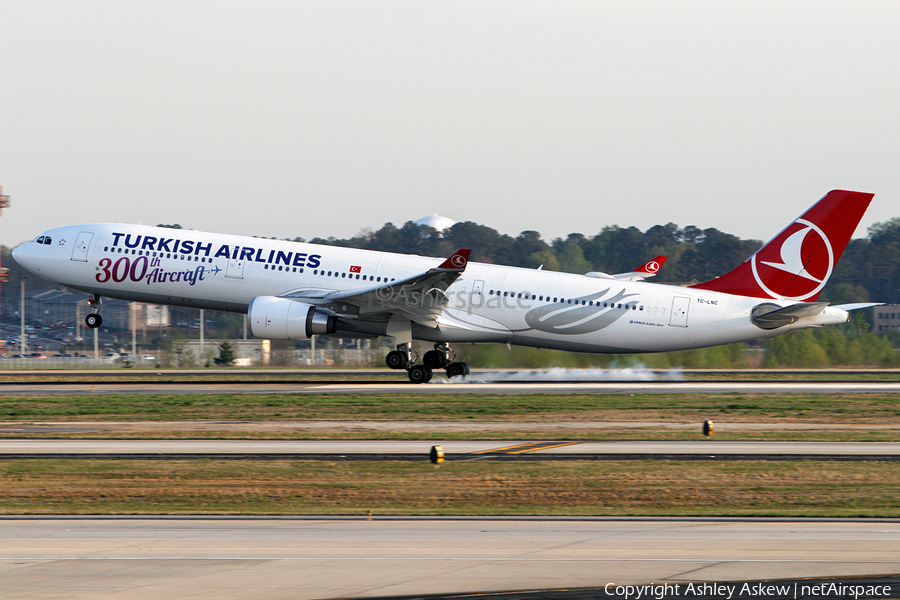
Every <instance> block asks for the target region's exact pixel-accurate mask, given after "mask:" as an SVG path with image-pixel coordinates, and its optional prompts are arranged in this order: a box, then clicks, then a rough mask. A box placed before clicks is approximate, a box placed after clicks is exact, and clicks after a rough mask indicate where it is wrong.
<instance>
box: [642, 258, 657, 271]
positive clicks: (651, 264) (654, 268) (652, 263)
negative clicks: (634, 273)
mask: <svg viewBox="0 0 900 600" xmlns="http://www.w3.org/2000/svg"><path fill="white" fill-rule="evenodd" d="M644 270H645V271H647V272H648V273H656V272H657V271H659V263H658V262H656V261H655V260H651V261H650V262H648V263H647V264H646V265H644Z"/></svg>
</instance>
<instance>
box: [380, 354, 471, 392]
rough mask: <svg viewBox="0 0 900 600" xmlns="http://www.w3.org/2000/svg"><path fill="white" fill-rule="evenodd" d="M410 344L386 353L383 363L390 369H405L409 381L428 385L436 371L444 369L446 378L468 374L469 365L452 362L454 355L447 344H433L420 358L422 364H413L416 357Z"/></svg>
mask: <svg viewBox="0 0 900 600" xmlns="http://www.w3.org/2000/svg"><path fill="white" fill-rule="evenodd" d="M414 352H415V351H414V350H413V349H412V344H400V345H398V346H397V349H396V350H392V351H390V352H388V355H387V358H386V360H385V362H387V366H388V367H390V368H391V369H406V371H407V372H408V373H409V380H410V381H411V382H413V383H428V382H429V381H431V378H432V377H433V376H434V371H435V370H436V369H444V371H446V373H447V377H459V376H466V375H468V374H469V365H467V364H466V363H464V362H454V360H453V359H455V358H456V353H454V352H453V351H452V350H451V349H450V345H449V344H435V345H434V350H429V351H428V352H426V353H425V356H423V357H422V364H421V365H417V364H415V362H416V359H417V358H418V356H415V357H413V354H414Z"/></svg>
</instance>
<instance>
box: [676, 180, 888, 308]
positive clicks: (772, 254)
mask: <svg viewBox="0 0 900 600" xmlns="http://www.w3.org/2000/svg"><path fill="white" fill-rule="evenodd" d="M873 197H874V194H866V193H862V192H848V191H844V190H833V191H831V192H828V193H827V194H826V195H825V197H824V198H822V199H821V200H819V201H818V202H816V203H815V204H814V205H813V206H812V208H810V209H809V210H807V211H806V212H805V213H803V215H802V216H801V217H800V218H799V219H797V220H796V221H794V222H793V223H791V224H790V225H788V226H787V227H786V228H785V229H784V230H782V232H781V233H779V234H778V235H776V236H775V237H774V238H772V240H771V241H770V242H769V243H768V244H766V245H765V246H763V247H762V248H760V249H759V250H758V251H757V252H756V254H754V255H753V256H751V257H750V258H748V259H747V260H745V261H744V262H743V263H741V264H740V265H739V266H738V267H737V268H736V269H734V270H732V271H729V272H728V273H726V274H725V275H722V276H721V277H718V278H716V279H713V280H712V281H707V282H705V283H699V284H697V285H694V286H691V287H694V288H698V289H701V290H712V291H715V292H724V293H726V294H735V295H739V296H750V297H753V298H785V299H789V300H802V301H806V302H814V301H815V300H816V298H818V297H819V292H821V291H822V288H823V287H825V283H826V282H827V281H828V278H829V277H830V276H831V272H832V271H833V270H834V265H835V264H837V261H838V259H839V258H840V257H841V254H842V253H843V252H844V248H845V247H846V246H847V242H849V241H850V236H851V235H853V232H854V231H855V230H856V226H857V225H859V221H860V219H862V216H863V214H864V213H865V212H866V208H868V206H869V203H870V202H871V201H872V198H873Z"/></svg>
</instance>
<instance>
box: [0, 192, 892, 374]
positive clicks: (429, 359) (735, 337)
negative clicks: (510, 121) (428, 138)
mask: <svg viewBox="0 0 900 600" xmlns="http://www.w3.org/2000/svg"><path fill="white" fill-rule="evenodd" d="M872 197H873V195H872V194H866V193H861V192H850V191H844V190H835V191H832V192H829V193H828V194H826V195H825V196H824V197H823V198H822V199H820V200H819V201H818V202H816V203H815V204H814V205H813V206H812V207H811V208H810V209H809V210H807V211H806V212H805V213H803V214H802V215H801V216H800V217H799V218H797V219H796V220H795V221H794V222H792V223H791V224H790V225H788V227H786V228H785V229H783V230H782V231H781V233H779V234H778V235H776V236H775V237H774V238H773V239H772V240H771V241H770V242H768V243H767V244H766V245H764V246H763V247H762V248H761V249H760V250H759V251H758V252H756V253H755V254H754V255H753V256H751V257H749V258H748V259H747V260H746V261H744V262H743V263H741V264H740V265H738V266H737V267H736V268H735V269H734V270H732V271H730V272H729V273H726V274H725V275H723V276H721V277H719V278H716V279H713V280H711V281H707V282H704V283H700V284H697V285H694V286H690V287H680V286H672V285H664V284H654V283H648V282H646V281H645V280H646V279H647V278H650V277H653V276H654V275H655V274H656V273H657V272H658V271H659V270H660V267H661V266H662V265H663V263H664V262H665V257H664V256H657V257H654V258H652V259H650V260H648V261H647V262H645V263H644V264H643V265H641V266H640V267H637V268H636V269H635V270H634V271H631V272H628V273H619V274H615V275H608V274H606V273H598V272H591V273H587V274H584V275H576V274H570V273H556V272H549V271H543V270H540V269H536V270H535V269H522V268H517V267H505V266H499V265H488V264H482V263H477V262H470V261H469V256H470V250H469V249H465V248H464V249H460V250H459V251H457V252H455V253H454V254H452V255H451V256H450V257H448V258H446V259H440V258H427V257H422V256H411V255H402V254H391V253H386V252H372V251H368V250H356V249H351V248H337V247H331V246H319V245H315V244H303V243H297V242H287V241H277V240H265V239H258V238H251V237H242V236H233V235H222V234H214V233H203V232H198V231H183V230H173V229H166V228H158V227H145V226H142V225H115V224H104V223H95V224H86V225H73V226H68V227H59V228H55V229H51V230H49V231H45V232H44V233H42V234H41V235H39V236H38V237H36V238H35V239H34V240H33V241H31V242H27V243H25V244H23V245H21V246H19V247H18V248H16V249H15V251H14V252H13V257H14V258H15V260H16V261H17V262H18V263H19V264H21V265H22V266H23V267H24V268H26V269H28V270H29V271H31V272H33V273H35V274H38V275H40V276H41V277H44V278H46V279H49V280H51V281H54V282H56V283H58V284H60V285H64V286H66V287H68V288H72V289H76V290H80V291H82V292H84V293H85V294H87V295H88V297H89V301H90V303H91V306H92V311H91V314H89V315H88V316H87V317H86V319H85V323H86V325H87V326H88V327H99V326H100V324H101V323H102V316H101V312H102V310H101V306H102V298H104V297H108V298H120V299H123V300H133V301H138V302H150V303H157V304H170V305H177V306H192V307H197V308H207V309H213V310H225V311H233V312H240V313H246V314H247V315H248V322H249V325H250V331H251V333H252V334H253V335H254V336H255V337H261V338H269V339H288V340H292V339H294V340H296V339H309V338H310V337H311V336H313V335H326V336H335V337H341V338H352V337H380V336H386V337H389V338H392V339H393V344H394V345H395V348H396V349H395V350H392V351H391V352H389V353H388V355H387V357H386V362H387V365H388V366H389V367H391V368H392V369H398V370H405V371H406V372H407V373H408V377H409V379H410V381H412V382H414V383H424V382H427V381H429V380H430V379H431V378H432V376H433V373H434V371H435V370H437V369H441V370H444V371H445V372H446V374H447V375H448V376H449V377H454V376H465V375H467V374H468V372H469V367H468V365H466V364H465V363H462V362H457V361H455V360H454V358H455V354H454V353H453V351H452V350H451V349H450V344H452V343H506V344H516V345H522V346H532V347H537V348H555V349H560V350H568V351H573V352H594V353H628V354H632V353H641V352H665V351H671V350H684V349H690V348H700V347H704V346H715V345H719V344H729V343H733V342H742V341H749V340H754V339H759V338H763V337H767V336H772V335H777V334H780V333H783V332H787V331H794V330H797V329H804V328H807V327H820V326H823V325H830V324H836V323H843V322H846V321H847V319H848V318H849V312H848V311H850V310H854V309H858V308H863V307H867V306H875V304H850V305H842V306H829V305H828V303H826V302H818V301H817V300H816V299H817V298H818V295H819V293H820V292H821V290H822V288H823V287H824V286H825V284H826V283H827V281H828V278H829V276H830V275H831V273H832V272H833V270H834V266H835V264H836V263H837V261H838V259H839V258H840V256H841V253H842V252H843V250H844V247H845V246H846V245H847V242H848V241H849V239H850V236H851V235H852V234H853V231H854V230H855V229H856V227H857V225H858V224H859V221H860V219H861V218H862V216H863V214H864V213H865V210H866V208H867V207H868V205H869V203H870V202H871V201H872ZM413 340H422V341H426V342H430V343H433V344H434V349H433V350H429V351H428V352H426V353H424V355H423V356H422V361H421V362H418V356H417V355H416V353H415V352H414V351H413V349H412V341H413Z"/></svg>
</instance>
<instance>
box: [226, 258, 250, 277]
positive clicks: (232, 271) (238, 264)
mask: <svg viewBox="0 0 900 600" xmlns="http://www.w3.org/2000/svg"><path fill="white" fill-rule="evenodd" d="M245 262H247V261H246V260H244V259H240V258H230V259H228V266H226V267H225V277H230V278H231V279H243V278H244V263H245Z"/></svg>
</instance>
